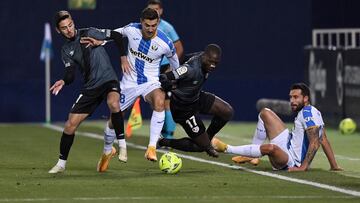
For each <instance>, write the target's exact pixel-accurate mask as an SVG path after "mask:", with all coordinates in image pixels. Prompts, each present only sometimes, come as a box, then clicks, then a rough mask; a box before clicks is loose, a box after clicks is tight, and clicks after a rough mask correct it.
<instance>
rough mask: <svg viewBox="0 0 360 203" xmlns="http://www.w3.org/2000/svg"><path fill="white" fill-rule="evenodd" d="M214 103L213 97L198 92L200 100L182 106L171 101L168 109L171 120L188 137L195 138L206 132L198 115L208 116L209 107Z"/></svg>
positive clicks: (209, 94) (207, 93) (212, 95)
mask: <svg viewBox="0 0 360 203" xmlns="http://www.w3.org/2000/svg"><path fill="white" fill-rule="evenodd" d="M214 101H215V95H214V94H211V93H209V92H203V91H202V92H200V98H199V100H197V101H196V102H194V103H191V104H182V103H180V102H176V101H175V100H173V99H172V100H171V102H170V109H171V113H172V116H173V119H174V121H175V122H176V123H179V124H180V125H181V126H182V127H183V128H184V130H185V132H186V133H187V134H188V135H189V136H190V137H197V136H199V135H201V134H203V133H204V132H205V130H206V128H205V125H204V123H203V122H202V120H201V118H200V116H199V115H198V114H199V113H200V114H210V112H209V111H210V109H211V106H212V105H213V103H214Z"/></svg>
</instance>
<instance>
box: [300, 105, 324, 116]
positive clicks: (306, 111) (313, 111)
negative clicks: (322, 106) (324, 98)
mask: <svg viewBox="0 0 360 203" xmlns="http://www.w3.org/2000/svg"><path fill="white" fill-rule="evenodd" d="M299 114H300V115H301V116H302V117H303V118H308V117H321V112H320V111H319V110H318V109H317V108H316V107H315V106H313V105H306V106H304V107H303V108H302V109H301V111H300V112H299V113H298V115H299Z"/></svg>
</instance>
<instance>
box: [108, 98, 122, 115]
mask: <svg viewBox="0 0 360 203" xmlns="http://www.w3.org/2000/svg"><path fill="white" fill-rule="evenodd" d="M108 107H109V109H110V111H111V112H112V113H116V112H119V111H120V104H119V102H118V101H116V100H115V101H113V102H108Z"/></svg>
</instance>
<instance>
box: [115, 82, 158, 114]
mask: <svg viewBox="0 0 360 203" xmlns="http://www.w3.org/2000/svg"><path fill="white" fill-rule="evenodd" d="M160 88H161V83H160V82H159V81H151V82H146V83H144V84H141V85H137V86H134V87H129V88H125V89H123V87H121V83H120V89H121V94H120V109H121V111H125V110H126V109H127V108H129V106H131V105H132V104H133V103H134V102H135V100H136V98H138V97H139V96H142V97H143V98H144V100H145V97H146V95H147V94H149V93H150V92H152V91H153V90H155V89H160Z"/></svg>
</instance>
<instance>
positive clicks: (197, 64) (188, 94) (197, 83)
mask: <svg viewBox="0 0 360 203" xmlns="http://www.w3.org/2000/svg"><path fill="white" fill-rule="evenodd" d="M202 54H203V52H199V53H197V54H196V55H194V56H192V57H191V58H190V59H189V60H188V61H187V62H185V64H183V65H181V66H180V67H178V68H177V69H175V70H173V71H172V73H173V74H174V76H175V79H176V88H175V89H174V90H172V99H174V100H176V101H177V102H180V103H182V104H191V103H194V102H196V101H197V100H198V99H199V97H200V92H201V90H202V87H203V84H204V83H205V81H206V80H207V77H208V75H209V74H208V73H206V72H204V71H203V70H202V67H201V66H202V63H201V56H202Z"/></svg>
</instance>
